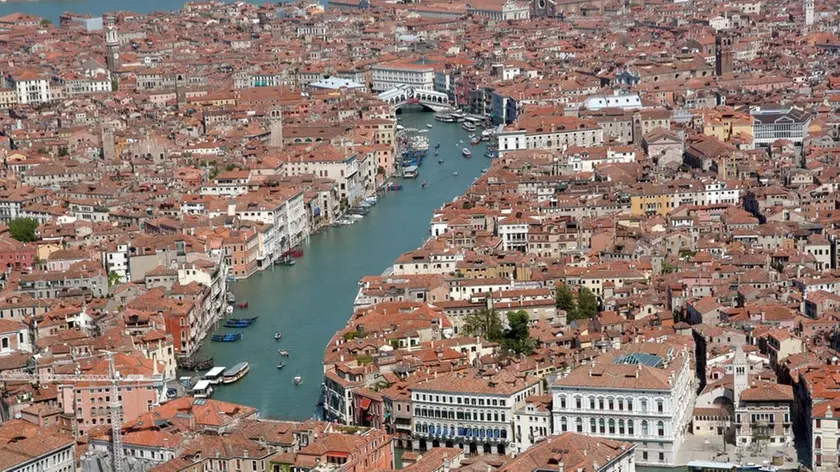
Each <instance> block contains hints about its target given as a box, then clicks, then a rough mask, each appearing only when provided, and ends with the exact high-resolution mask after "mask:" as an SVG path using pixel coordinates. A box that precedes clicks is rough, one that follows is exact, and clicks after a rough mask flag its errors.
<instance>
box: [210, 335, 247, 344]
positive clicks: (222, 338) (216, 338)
mask: <svg viewBox="0 0 840 472" xmlns="http://www.w3.org/2000/svg"><path fill="white" fill-rule="evenodd" d="M240 339H242V333H227V334H214V335H213V336H210V340H211V341H213V342H214V343H232V342H235V341H239V340H240Z"/></svg>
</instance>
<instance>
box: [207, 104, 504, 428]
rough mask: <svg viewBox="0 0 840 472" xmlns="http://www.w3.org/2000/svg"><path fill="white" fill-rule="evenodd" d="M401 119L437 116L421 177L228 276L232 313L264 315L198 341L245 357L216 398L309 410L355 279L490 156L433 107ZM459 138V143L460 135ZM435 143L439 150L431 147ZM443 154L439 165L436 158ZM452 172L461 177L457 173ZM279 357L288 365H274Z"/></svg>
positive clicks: (302, 415)
mask: <svg viewBox="0 0 840 472" xmlns="http://www.w3.org/2000/svg"><path fill="white" fill-rule="evenodd" d="M402 121H403V122H402V124H403V125H404V126H405V127H407V128H419V129H426V124H427V123H433V124H434V127H433V128H432V129H431V130H429V132H428V133H426V135H427V136H429V142H430V143H431V148H430V150H429V153H428V154H427V157H426V160H425V162H424V163H423V165H422V166H421V167H420V177H419V178H417V179H415V180H394V182H398V183H401V184H402V185H403V186H404V188H403V190H402V191H399V192H388V193H387V195H385V197H383V198H381V199H380V200H379V202H378V203H377V205H376V206H374V207H373V208H372V210H371V212H370V213H369V214H368V215H367V216H365V218H364V219H362V220H360V221H358V222H357V223H356V224H354V225H352V226H342V227H338V228H330V229H329V230H327V231H326V232H324V233H322V234H318V235H313V236H312V238H311V241H310V244H309V245H307V246H305V247H304V251H305V254H304V257H302V258H300V259H298V260H297V264H296V265H294V266H291V267H286V266H277V267H275V268H274V269H273V270H271V269H269V270H267V271H265V272H261V273H258V274H255V275H254V276H252V277H251V278H250V279H248V280H244V281H240V282H236V283H235V284H233V285H232V286H233V292H234V294H236V299H237V302H243V301H247V302H248V305H249V306H248V308H247V309H245V310H237V315H235V316H241V317H246V316H247V317H251V316H259V317H260V318H259V320H258V321H257V322H256V323H255V324H254V325H253V326H251V327H249V328H247V329H244V330H242V332H243V333H244V339H243V340H242V341H239V342H236V343H209V342H208V343H206V344H205V345H204V346H203V347H202V349H201V350H200V352H199V355H200V356H202V355H211V356H213V357H214V359H215V363H216V365H218V366H226V367H230V366H233V365H234V364H236V363H238V362H241V361H247V362H249V363H250V365H251V370H250V373H249V374H248V375H247V376H245V377H244V378H243V379H242V380H240V381H239V382H237V383H235V384H231V385H220V386H219V387H218V388H217V389H216V391H215V392H214V393H213V398H215V399H219V400H227V401H232V402H236V403H240V404H244V405H249V406H253V407H256V408H258V409H259V410H260V412H261V415H262V417H265V418H279V419H290V420H302V419H306V418H311V417H312V416H313V415H314V414H315V407H316V405H317V403H318V400H319V396H320V393H321V382H322V381H323V378H322V377H323V367H322V365H321V360H322V357H323V353H324V348H325V347H326V344H327V343H328V342H329V340H330V338H331V337H332V335H333V334H334V333H335V332H336V331H337V330H339V329H340V328H342V327H343V326H345V324H346V323H347V320H348V319H349V318H350V315H351V313H352V309H353V300H354V298H355V296H356V293H357V291H358V281H359V279H361V277H362V276H365V275H376V274H381V273H382V272H383V270H385V269H386V268H387V267H388V266H389V265H390V264H391V263H392V262H393V261H394V259H396V258H397V256H399V255H400V254H402V253H403V252H405V251H408V250H411V249H414V248H417V247H418V246H420V245H421V244H422V243H423V241H424V239H425V238H426V237H427V236H428V232H429V220H430V219H431V215H432V211H433V210H434V209H436V208H438V207H440V206H441V205H442V204H443V203H444V202H448V201H451V200H452V199H453V198H455V197H456V196H458V195H460V194H462V193H464V191H465V190H466V189H467V187H468V186H469V185H470V184H471V183H472V182H473V181H474V180H475V178H476V177H478V176H479V175H480V174H481V171H482V169H484V168H486V167H488V166H489V165H490V161H489V160H488V159H487V158H486V157H484V155H483V154H484V151H485V146H484V144H483V143H482V144H481V145H479V146H472V147H471V149H472V151H473V157H472V158H471V159H465V158H463V157H462V156H461V149H462V148H463V147H464V146H467V147H470V146H469V143H468V141H469V139H468V137H467V136H468V133H467V132H466V131H464V130H463V129H461V126H460V124H456V123H438V122H435V121H434V115H433V114H432V113H422V112H417V113H407V114H404V115H402ZM459 140H464V141H465V143H462V144H458V141H459ZM437 142H440V143H441V146H440V156H439V157H435V156H434V144H435V143H437ZM439 158H443V159H444V163H443V164H438V162H437V160H438V159H439ZM455 171H457V172H458V176H453V172H455ZM424 180H427V181H428V182H429V186H428V187H426V188H422V187H421V183H422V182H423V181H424ZM278 330H279V331H282V333H283V339H282V340H281V341H279V342H276V341H275V340H274V332H275V331H278ZM220 331H221V332H235V331H237V330H232V329H225V328H221V329H220ZM279 349H285V350H287V351H289V354H290V357H289V358H288V359H281V357H280V356H279V355H278V353H277V351H278V350H279ZM281 360H282V361H283V362H285V363H286V367H285V368H284V369H283V370H278V369H277V363H278V362H280V361H281ZM295 375H300V376H302V377H303V384H302V385H299V386H295V385H293V383H292V379H293V377H294V376H295Z"/></svg>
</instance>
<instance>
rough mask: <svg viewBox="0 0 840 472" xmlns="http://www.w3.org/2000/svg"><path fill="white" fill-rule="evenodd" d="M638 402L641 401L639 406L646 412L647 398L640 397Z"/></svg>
mask: <svg viewBox="0 0 840 472" xmlns="http://www.w3.org/2000/svg"><path fill="white" fill-rule="evenodd" d="M640 403H641V407H642V413H644V412H647V400H645V399H644V398H642V400H641V402H640Z"/></svg>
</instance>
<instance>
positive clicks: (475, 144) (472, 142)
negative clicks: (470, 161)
mask: <svg viewBox="0 0 840 472" xmlns="http://www.w3.org/2000/svg"><path fill="white" fill-rule="evenodd" d="M480 142H481V138H479V137H478V136H476V137H474V138H472V139H471V140H470V144H472V145H473V146H477V145H478V143H480Z"/></svg>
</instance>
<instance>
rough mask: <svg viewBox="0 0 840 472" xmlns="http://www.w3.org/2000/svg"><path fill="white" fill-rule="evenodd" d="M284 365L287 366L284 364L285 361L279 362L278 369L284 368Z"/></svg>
mask: <svg viewBox="0 0 840 472" xmlns="http://www.w3.org/2000/svg"><path fill="white" fill-rule="evenodd" d="M283 367H286V364H284V363H282V362H281V363H279V364H277V368H278V369H282V368H283Z"/></svg>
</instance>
